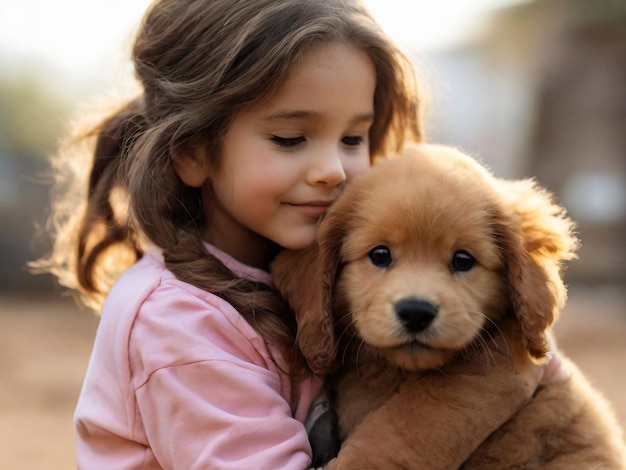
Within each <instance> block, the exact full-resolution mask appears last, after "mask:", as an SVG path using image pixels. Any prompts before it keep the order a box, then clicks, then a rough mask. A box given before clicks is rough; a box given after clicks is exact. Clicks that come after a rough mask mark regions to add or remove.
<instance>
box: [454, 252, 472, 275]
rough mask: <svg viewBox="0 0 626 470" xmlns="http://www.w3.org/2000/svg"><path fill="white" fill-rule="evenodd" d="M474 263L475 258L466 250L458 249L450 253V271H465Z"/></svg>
mask: <svg viewBox="0 0 626 470" xmlns="http://www.w3.org/2000/svg"><path fill="white" fill-rule="evenodd" d="M474 264H476V258H474V257H473V256H472V255H470V254H469V253H468V252H467V251H464V250H459V251H456V252H455V253H454V254H453V255H452V260H451V261H450V269H451V270H452V272H465V271H469V270H470V269H472V268H473V267H474Z"/></svg>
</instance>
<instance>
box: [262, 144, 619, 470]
mask: <svg viewBox="0 0 626 470" xmlns="http://www.w3.org/2000/svg"><path fill="white" fill-rule="evenodd" d="M407 154H408V155H400V156H397V157H393V158H391V159H389V160H387V161H383V162H381V163H379V164H377V165H376V166H375V167H374V169H372V170H371V171H370V172H368V173H367V174H366V175H364V176H362V177H360V178H359V179H357V180H356V181H354V182H353V183H352V184H351V186H350V187H349V188H347V189H346V191H345V193H344V195H342V197H341V198H340V200H339V201H338V202H337V203H336V204H335V205H334V206H333V207H332V208H331V209H330V211H329V213H328V214H327V216H326V218H325V219H324V220H323V222H322V225H321V227H320V237H319V246H318V247H313V248H311V249H309V250H305V251H303V252H300V253H285V254H281V255H280V256H279V258H278V259H277V261H276V263H275V265H274V267H273V273H274V277H275V280H276V283H277V286H278V288H279V289H280V290H281V292H282V293H283V294H284V295H285V297H286V298H287V300H288V301H289V302H290V304H291V305H292V307H293V309H294V311H295V312H296V315H297V318H298V325H299V336H298V343H299V346H300V347H301V349H302V351H303V353H304V354H305V356H306V357H307V360H308V361H309V364H310V365H311V368H312V369H313V370H314V371H316V372H319V373H327V372H329V371H334V372H333V374H332V377H333V378H332V379H331V380H332V382H331V383H332V384H333V385H334V391H335V393H336V406H337V413H338V416H339V425H340V433H341V437H342V439H346V438H348V437H351V436H355V435H359V434H360V437H359V439H353V438H352V439H348V440H347V441H346V442H345V443H344V446H343V447H342V450H341V452H340V454H339V459H338V460H337V461H335V462H334V463H331V468H339V467H341V468H356V466H358V468H376V467H377V465H380V463H387V465H388V467H387V468H393V466H394V464H395V465H397V467H398V468H415V466H412V463H411V462H413V461H415V460H414V456H415V455H416V453H420V452H421V449H420V448H419V447H416V446H419V442H420V441H419V439H418V438H416V437H415V436H417V435H418V434H419V433H418V432H417V430H418V429H419V426H420V423H421V422H427V419H426V418H427V417H425V416H423V415H421V416H420V413H423V409H422V410H420V401H421V402H422V403H426V402H433V401H434V402H437V403H438V404H439V407H440V408H439V410H440V411H438V412H437V413H438V414H439V415H440V416H441V419H445V416H446V413H455V414H456V415H457V416H458V414H459V413H460V414H463V413H465V412H467V413H468V414H467V416H468V419H472V418H471V417H472V416H481V415H479V414H477V413H485V414H488V413H492V414H493V415H494V419H495V416H496V415H497V414H498V410H497V409H493V407H491V408H490V404H489V403H484V399H483V398H482V397H483V396H487V395H488V394H487V390H485V391H484V392H485V393H482V394H481V391H480V389H479V388H476V386H475V382H472V378H471V376H469V375H467V374H460V375H459V376H458V378H457V377H456V376H455V379H454V380H458V387H457V388H456V389H454V390H452V391H450V390H447V389H446V390H444V389H442V388H437V386H436V385H433V384H436V383H437V382H436V381H432V380H430V378H432V376H434V375H436V374H437V373H438V372H436V371H438V370H439V369H441V368H444V370H447V369H446V368H448V369H450V370H449V371H448V373H450V371H451V370H453V369H454V367H456V368H457V369H456V370H458V371H463V370H465V369H471V368H473V369H474V371H478V374H480V373H481V371H480V369H481V368H488V367H490V365H489V364H488V363H487V362H493V361H497V360H498V356H499V355H500V354H502V355H505V356H507V357H510V358H511V359H512V360H513V362H514V363H515V364H518V365H523V364H524V363H528V360H529V358H532V359H533V360H541V359H542V358H543V357H544V355H545V354H546V353H547V352H548V350H549V348H548V342H547V334H548V329H549V327H550V325H551V324H552V322H553V321H554V320H555V318H556V315H557V314H558V311H559V310H560V309H561V307H562V305H563V303H564V301H565V288H564V286H563V283H562V281H561V278H560V263H561V261H562V260H566V259H570V258H572V257H573V256H574V251H575V248H576V246H577V242H576V240H575V238H574V237H573V235H572V229H573V225H572V223H571V221H569V219H567V217H565V215H564V213H563V210H562V208H560V207H559V206H556V205H554V204H553V203H552V201H551V198H550V195H549V194H548V193H547V192H545V191H544V190H542V189H540V188H538V187H537V186H536V185H535V184H534V183H533V182H532V181H507V180H501V179H497V178H495V177H493V176H492V175H491V174H490V173H489V172H488V171H487V170H486V169H485V168H484V167H482V166H480V165H478V164H477V163H476V162H475V161H474V160H472V159H471V158H469V157H467V156H465V155H462V154H460V153H459V152H457V151H454V150H452V149H449V148H445V147H439V146H419V147H416V148H411V149H408V150H407ZM500 334H501V335H503V337H504V338H505V340H506V343H505V344H501V345H500V346H501V347H500V349H499V350H498V349H497V348H496V349H495V352H491V357H490V359H489V360H488V361H485V362H483V363H476V362H477V361H476V360H475V359H476V358H477V357H483V358H484V357H485V354H482V356H481V354H479V353H480V352H483V353H484V352H485V351H487V350H490V348H492V339H493V336H497V335H500ZM451 364H452V365H451ZM454 364H456V365H454ZM572 367H573V366H572ZM485 370H486V369H485ZM573 371H574V372H573V374H572V377H571V378H570V379H568V380H567V381H565V382H558V383H557V382H555V383H551V384H548V385H544V386H541V387H540V388H539V389H538V391H537V393H536V394H535V395H534V397H533V399H532V400H531V401H530V402H529V403H528V404H527V405H526V406H524V407H523V408H522V409H521V410H520V411H519V412H518V413H517V414H516V415H515V416H514V417H513V419H511V420H510V421H509V422H508V423H506V424H505V425H504V426H502V427H501V428H500V429H498V430H497V431H496V432H495V433H493V434H492V435H491V436H490V437H489V439H487V440H486V441H485V442H484V443H483V444H482V445H481V446H480V447H479V448H478V449H477V450H476V451H475V452H474V453H473V454H472V456H471V457H470V458H469V460H467V461H466V462H465V464H464V465H463V468H477V469H478V468H480V469H488V468H494V469H503V468H573V467H577V466H578V467H580V466H582V467H584V468H624V467H625V463H624V459H625V458H626V455H625V453H624V443H623V438H622V434H621V430H620V428H619V426H618V425H617V423H616V421H615V419H614V417H613V415H612V413H611V412H610V409H609V406H608V404H607V403H606V402H605V401H604V400H603V398H602V397H601V396H600V395H599V394H598V392H596V391H595V390H593V389H592V388H591V387H590V386H589V384H588V383H587V382H586V380H585V379H584V377H583V376H582V374H581V373H580V371H578V370H577V369H576V368H575V367H573ZM429 376H431V377H429ZM494 380H497V378H495V379H494ZM502 390H504V389H503V388H502ZM510 393H511V394H512V395H511V396H513V394H514V393H515V392H514V389H511V391H510ZM464 394H465V395H464ZM459 397H463V398H464V399H465V400H466V401H465V402H463V403H466V404H468V403H471V405H470V406H471V407H472V410H468V409H467V406H463V405H462V406H458V405H455V403H459V402H460V401H459ZM416 401H417V403H416ZM455 406H456V408H455ZM445 407H450V408H451V409H450V410H446V409H445ZM426 408H427V407H425V408H424V409H426ZM472 411H473V412H474V414H471V412H472ZM366 417H367V419H368V420H369V421H373V420H374V421H376V420H378V423H377V425H374V426H372V425H371V423H370V426H369V427H368V429H369V430H370V431H365V430H363V429H361V428H360V427H359V424H360V423H361V422H362V421H363V420H364V419H365V418H366ZM495 422H497V421H495ZM477 426H478V425H477ZM470 427H471V426H470ZM428 432H430V433H435V434H436V433H437V432H438V431H437V429H436V428H434V427H431V429H428ZM477 432H478V430H477ZM367 433H370V434H371V435H367ZM390 436H391V438H390ZM442 438H445V436H442ZM373 455H375V456H376V457H372V456H373ZM351 456H353V457H351ZM373 458H375V459H377V460H378V462H379V463H378V464H377V463H374V462H373ZM441 462H446V464H445V465H443V464H441ZM441 462H439V463H438V462H437V461H434V462H431V464H432V465H431V468H446V466H447V465H450V462H449V460H445V459H444V458H442V459H441ZM458 464H461V462H459V463H458ZM333 465H335V467H333ZM363 465H365V466H364V467H363ZM456 466H458V465H456Z"/></svg>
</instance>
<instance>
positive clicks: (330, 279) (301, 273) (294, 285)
mask: <svg viewBox="0 0 626 470" xmlns="http://www.w3.org/2000/svg"><path fill="white" fill-rule="evenodd" d="M338 212H341V211H337V209H335V208H334V207H333V208H331V210H330V211H329V213H328V215H327V216H326V218H325V219H324V220H323V221H322V223H321V226H320V229H319V236H318V242H317V243H316V244H314V245H312V246H310V247H308V248H306V249H304V250H300V251H284V252H282V253H280V254H279V255H278V256H277V257H276V260H275V261H274V262H273V263H272V267H271V271H272V276H273V279H274V283H275V284H276V287H277V288H278V290H279V291H280V293H281V294H282V295H283V297H284V298H285V300H287V302H288V303H289V305H290V307H291V309H292V310H293V311H294V313H295V315H296V321H297V325H298V333H297V338H296V339H297V343H298V347H299V348H300V350H301V351H302V354H303V355H304V357H305V358H306V360H307V363H308V365H309V367H310V369H311V370H312V371H313V373H315V374H318V375H326V374H327V373H328V372H330V371H331V370H333V369H334V367H335V365H336V363H335V359H336V356H337V354H336V352H337V344H336V342H335V325H334V319H333V289H334V285H335V279H336V276H337V273H338V271H339V266H340V251H341V243H342V241H343V235H344V233H345V230H346V224H345V221H344V220H342V216H341V215H339V214H338Z"/></svg>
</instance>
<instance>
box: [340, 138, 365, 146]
mask: <svg viewBox="0 0 626 470" xmlns="http://www.w3.org/2000/svg"><path fill="white" fill-rule="evenodd" d="M341 142H343V144H344V145H349V146H357V145H361V144H363V143H364V142H365V139H364V138H363V137H362V136H360V135H347V136H345V137H344V138H342V139H341Z"/></svg>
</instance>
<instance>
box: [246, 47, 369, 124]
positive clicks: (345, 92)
mask: <svg viewBox="0 0 626 470" xmlns="http://www.w3.org/2000/svg"><path fill="white" fill-rule="evenodd" d="M375 87H376V69H375V67H374V63H373V62H372V60H371V59H370V57H369V56H368V55H367V54H366V53H365V52H364V51H363V50H361V49H359V48H357V47H356V46H353V45H351V44H349V43H345V42H330V43H323V44H319V45H316V46H313V47H312V48H311V49H309V50H308V51H306V53H304V54H303V55H302V57H301V58H300V60H299V61H298V62H297V63H296V64H294V66H293V67H292V69H291V70H290V71H289V72H288V74H287V75H286V77H285V79H284V80H283V81H282V83H281V84H280V85H279V86H278V88H277V90H276V91H275V92H274V93H273V94H272V95H271V96H270V97H269V98H268V99H266V100H263V102H261V103H259V104H258V106H257V107H258V108H260V109H263V111H264V114H265V115H266V116H267V118H268V119H274V120H280V119H298V118H316V117H317V118H319V117H320V116H319V114H320V113H319V112H317V110H318V109H320V108H323V104H332V103H333V102H334V101H335V102H337V103H345V104H350V103H352V104H351V105H350V107H351V108H355V109H358V112H355V114H358V115H359V119H361V120H363V119H369V118H371V115H372V113H373V101H374V91H375Z"/></svg>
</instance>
